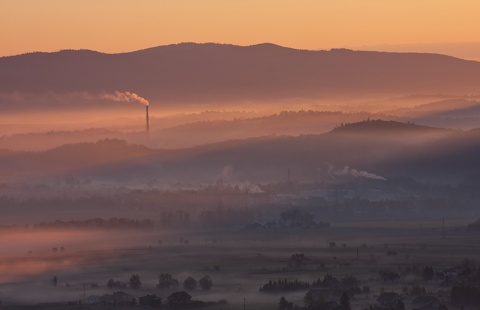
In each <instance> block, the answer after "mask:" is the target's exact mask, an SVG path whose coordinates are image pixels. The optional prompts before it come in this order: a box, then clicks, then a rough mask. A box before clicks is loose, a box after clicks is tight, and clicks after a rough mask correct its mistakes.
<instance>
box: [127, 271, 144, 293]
mask: <svg viewBox="0 0 480 310" xmlns="http://www.w3.org/2000/svg"><path fill="white" fill-rule="evenodd" d="M128 285H129V286H130V288H132V289H134V290H138V289H139V288H140V287H141V286H142V282H141V281H140V276H139V275H138V274H132V276H131V277H130V281H129V283H128Z"/></svg>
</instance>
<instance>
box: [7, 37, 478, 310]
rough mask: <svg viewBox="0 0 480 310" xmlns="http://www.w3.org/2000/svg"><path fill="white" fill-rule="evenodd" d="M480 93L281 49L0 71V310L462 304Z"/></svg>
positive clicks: (435, 62) (377, 62) (447, 62)
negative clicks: (1, 309)
mask: <svg viewBox="0 0 480 310" xmlns="http://www.w3.org/2000/svg"><path fill="white" fill-rule="evenodd" d="M478 81H480V63H478V62H475V61H467V60H462V59H458V58H453V57H450V56H444V55H439V54H427V53H425V54H424V53H386V52H364V51H353V50H346V49H333V50H329V51H307V50H296V49H291V48H285V47H281V46H278V45H274V44H259V45H253V46H235V45H226V44H213V43H209V44H195V43H184V44H175V45H168V46H159V47H154V48H150V49H145V50H140V51H136V52H130V53H122V54H105V53H99V52H95V51H89V50H65V51H59V52H54V53H40V52H37V53H27V54H23V55H18V56H9V57H1V58H0V111H1V112H0V214H1V217H0V244H1V245H2V247H1V248H0V301H1V307H5V308H9V309H19V308H29V309H30V308H35V309H80V308H81V309H85V308H95V309H98V308H102V309H103V308H105V309H113V308H118V307H121V308H128V309H139V308H140V307H142V308H157V309H197V308H198V309H200V308H201V309H247V308H248V309H279V310H287V309H305V310H307V309H308V310H314V309H322V310H349V309H362V310H363V309H382V310H387V309H391V310H405V309H422V310H426V309H438V310H440V309H441V310H445V309H463V310H466V309H476V307H477V306H478V302H479V300H478V294H476V293H477V292H478V290H479V287H480V272H479V271H480V265H479V263H480V261H479V259H480V256H479V252H478V247H479V246H480V244H479V242H478V234H479V229H480V228H479V227H480V224H479V223H480V220H479V218H480V210H479V208H478V206H479V204H480V194H479V193H480V192H479V189H480V165H479V158H480V130H479V129H478V128H479V124H480V84H479V83H478Z"/></svg>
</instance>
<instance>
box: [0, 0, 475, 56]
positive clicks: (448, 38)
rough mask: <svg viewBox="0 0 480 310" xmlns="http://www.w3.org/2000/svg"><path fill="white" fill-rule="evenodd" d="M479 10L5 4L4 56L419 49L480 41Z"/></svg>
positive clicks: (229, 0)
mask: <svg viewBox="0 0 480 310" xmlns="http://www.w3.org/2000/svg"><path fill="white" fill-rule="evenodd" d="M479 12H480V1H478V0H0V42H1V44H0V55H14V54H19V53H24V52H31V51H55V50H60V49H81V48H82V49H93V50H99V51H104V52H123V51H132V50H137V49H142V48H147V47H152V46H158V45H165V44H171V43H179V42H186V41H189V42H218V43H232V44H239V45H251V44H256V43H263V42H272V43H276V44H280V45H283V46H289V47H295V48H304V49H328V48H332V47H360V46H379V45H397V44H403V46H405V44H409V45H408V46H410V47H412V48H414V47H415V46H417V45H419V44H432V43H460V42H463V43H465V42H480V31H479V29H480V19H479ZM430 46H438V44H437V45H430ZM463 46H464V47H463V48H460V49H461V50H462V49H467V48H468V46H469V45H468V44H467V45H465V44H464V45H463Z"/></svg>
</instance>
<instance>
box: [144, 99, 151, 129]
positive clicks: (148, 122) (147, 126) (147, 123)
mask: <svg viewBox="0 0 480 310" xmlns="http://www.w3.org/2000/svg"><path fill="white" fill-rule="evenodd" d="M145 109H146V116H145V117H146V124H145V125H146V130H147V135H149V134H150V121H149V119H148V105H146V106H145Z"/></svg>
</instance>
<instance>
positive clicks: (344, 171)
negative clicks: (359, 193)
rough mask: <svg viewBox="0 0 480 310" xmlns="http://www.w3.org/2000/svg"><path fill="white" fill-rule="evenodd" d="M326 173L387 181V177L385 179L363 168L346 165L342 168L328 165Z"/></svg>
mask: <svg viewBox="0 0 480 310" xmlns="http://www.w3.org/2000/svg"><path fill="white" fill-rule="evenodd" d="M328 174H330V175H335V176H342V175H351V176H354V177H356V178H367V179H373V180H381V181H387V179H385V178H384V177H382V176H379V175H376V174H373V173H371V172H367V171H364V170H357V169H354V168H350V167H348V166H345V167H343V168H342V169H337V168H336V167H335V166H332V165H330V166H329V167H328Z"/></svg>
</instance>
